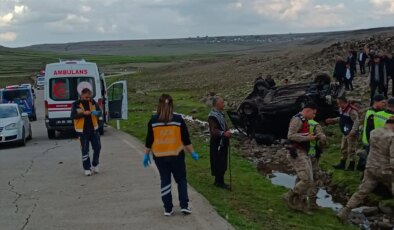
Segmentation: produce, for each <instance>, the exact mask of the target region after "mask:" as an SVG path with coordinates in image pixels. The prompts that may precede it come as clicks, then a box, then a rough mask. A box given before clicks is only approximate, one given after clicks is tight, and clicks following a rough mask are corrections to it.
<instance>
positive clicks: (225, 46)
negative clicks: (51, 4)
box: [24, 27, 394, 56]
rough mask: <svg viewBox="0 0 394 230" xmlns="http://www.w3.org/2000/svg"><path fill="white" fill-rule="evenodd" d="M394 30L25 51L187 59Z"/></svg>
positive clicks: (81, 44)
mask: <svg viewBox="0 0 394 230" xmlns="http://www.w3.org/2000/svg"><path fill="white" fill-rule="evenodd" d="M393 31H394V27H385V28H373V29H364V30H354V31H339V32H325V33H304V34H277V35H246V36H223V37H208V36H207V37H196V38H181V39H162V40H124V41H92V42H78V43H66V44H41V45H33V46H29V47H24V48H28V49H31V50H36V51H50V52H57V53H59V52H60V53H67V54H94V55H131V56H146V55H190V54H251V53H260V52H273V51H282V50H286V49H289V48H292V47H294V46H296V47H311V46H319V47H324V46H327V45H328V44H331V43H334V42H337V41H345V40H348V39H363V38H365V37H368V36H370V35H371V34H375V35H376V34H382V33H390V32H393Z"/></svg>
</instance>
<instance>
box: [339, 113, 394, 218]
mask: <svg viewBox="0 0 394 230" xmlns="http://www.w3.org/2000/svg"><path fill="white" fill-rule="evenodd" d="M378 182H381V183H383V184H384V185H385V186H387V187H388V188H390V187H391V193H392V194H393V195H394V117H391V118H390V119H388V120H387V121H386V124H385V126H384V128H379V129H375V130H373V131H372V132H371V138H370V152H369V156H368V159H367V165H366V167H365V171H364V179H363V181H362V182H361V184H360V186H359V187H358V190H357V192H355V193H354V194H353V195H352V197H351V198H350V199H349V201H348V202H347V204H346V206H345V207H344V208H343V209H342V210H341V211H340V212H339V213H338V215H337V217H338V219H339V220H340V221H342V222H345V221H346V220H347V218H348V216H349V214H350V212H351V210H352V209H353V208H356V207H358V206H359V205H360V204H361V203H362V202H363V200H364V199H365V197H366V196H367V195H368V194H369V193H371V192H372V191H373V190H374V189H375V187H376V186H377V184H378Z"/></svg>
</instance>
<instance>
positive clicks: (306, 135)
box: [282, 103, 317, 212]
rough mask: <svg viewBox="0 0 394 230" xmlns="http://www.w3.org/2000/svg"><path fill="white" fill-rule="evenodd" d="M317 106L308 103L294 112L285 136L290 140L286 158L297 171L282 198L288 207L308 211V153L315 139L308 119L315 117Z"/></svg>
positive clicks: (309, 187)
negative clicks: (297, 111) (294, 183)
mask: <svg viewBox="0 0 394 230" xmlns="http://www.w3.org/2000/svg"><path fill="white" fill-rule="evenodd" d="M316 111H317V107H316V105H315V104H312V103H308V104H307V105H305V107H304V108H303V109H302V111H301V112H300V113H298V114H296V115H295V116H294V117H293V118H292V119H291V121H290V125H289V132H288V134H287V138H288V139H289V141H290V142H291V147H289V150H290V151H289V153H288V154H287V159H288V160H289V162H290V164H291V165H292V166H293V168H294V170H295V171H296V173H297V180H298V182H297V183H296V185H295V186H294V188H293V189H292V190H290V191H289V192H287V193H286V194H284V195H283V197H282V198H283V200H284V201H285V202H286V203H287V205H288V206H289V208H291V209H294V210H297V211H302V212H308V211H309V209H310V207H309V206H308V205H307V201H308V196H309V195H310V192H311V190H312V189H313V186H314V183H313V171H312V163H311V158H310V157H309V155H308V152H309V151H310V143H311V142H313V141H315V140H317V136H316V135H315V134H312V133H310V127H309V123H308V120H311V119H313V118H314V117H315V115H316Z"/></svg>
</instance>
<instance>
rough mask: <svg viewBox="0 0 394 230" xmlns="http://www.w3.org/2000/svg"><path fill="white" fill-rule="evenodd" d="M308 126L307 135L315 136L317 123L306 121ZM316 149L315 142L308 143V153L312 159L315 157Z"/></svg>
mask: <svg viewBox="0 0 394 230" xmlns="http://www.w3.org/2000/svg"><path fill="white" fill-rule="evenodd" d="M308 124H309V133H310V134H312V135H313V134H315V130H316V126H317V125H318V124H319V123H317V122H316V121H314V120H308ZM316 147H317V140H314V141H310V142H309V151H308V155H309V156H312V157H314V156H316Z"/></svg>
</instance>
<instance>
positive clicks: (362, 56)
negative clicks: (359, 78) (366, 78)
mask: <svg viewBox="0 0 394 230" xmlns="http://www.w3.org/2000/svg"><path fill="white" fill-rule="evenodd" d="M367 58H368V56H367V54H366V53H365V51H363V50H362V49H360V51H359V53H358V58H357V60H358V64H359V65H360V73H361V74H365V62H366V61H367Z"/></svg>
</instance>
